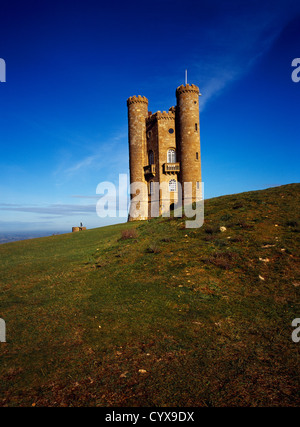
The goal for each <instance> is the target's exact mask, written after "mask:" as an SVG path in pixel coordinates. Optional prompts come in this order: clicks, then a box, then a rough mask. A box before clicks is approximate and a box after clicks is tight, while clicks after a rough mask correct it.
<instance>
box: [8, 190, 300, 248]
mask: <svg viewBox="0 0 300 427" xmlns="http://www.w3.org/2000/svg"><path fill="white" fill-rule="evenodd" d="M293 184H300V182H291V183H287V184H282V185H279V186H278V185H273V186H270V187H266V188H261V189H254V190H249V191H243V192H241V193H248V192H252V191H264V190H267V189H269V188H276V187H283V186H286V185H293ZM241 193H230V194H222V195H221V196H215V197H210V198H204V200H210V199H213V198H218V197H222V196H233V195H235V194H237V195H238V194H241ZM204 214H205V212H204ZM125 222H127V220H124V218H123V221H122V218H115V222H113V223H109V224H106V225H99V226H96V227H93V226H91V227H90V226H88V225H86V224H83V226H86V229H87V230H93V229H95V228H102V227H107V226H110V225H118V224H123V223H125ZM79 225H80V224H74V225H73V227H77V226H79ZM69 233H72V227H71V228H70V229H48V230H41V229H30V230H29V229H27V230H24V229H20V230H7V231H6V232H4V231H0V244H4V243H9V242H14V241H20V240H28V239H35V238H39V237H47V236H52V235H60V234H69ZM28 236H32V237H28Z"/></svg>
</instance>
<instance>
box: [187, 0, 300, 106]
mask: <svg viewBox="0 0 300 427" xmlns="http://www.w3.org/2000/svg"><path fill="white" fill-rule="evenodd" d="M241 3H242V2H237V1H234V0H231V1H228V2H224V5H223V7H224V9H221V10H220V14H219V15H217V16H215V17H214V22H209V23H208V24H207V25H206V26H205V25H204V26H203V28H202V29H201V31H200V37H201V40H199V46H201V45H203V43H205V45H206V48H208V49H205V50H204V52H203V51H200V52H199V53H195V55H194V59H193V61H192V62H193V67H195V68H196V69H198V72H197V74H198V81H199V82H200V89H201V93H202V97H201V98H200V110H201V111H203V109H204V108H205V106H206V104H207V103H208V101H210V100H211V99H212V98H214V97H215V96H217V95H218V94H220V93H221V92H222V90H224V89H225V88H226V87H227V86H228V85H229V84H231V83H232V82H234V81H236V80H237V79H239V78H241V77H243V76H244V75H245V74H246V73H248V72H249V70H250V69H251V67H253V65H255V64H256V62H257V61H258V60H259V58H261V57H262V56H263V55H264V54H266V53H267V52H268V51H269V49H270V48H271V47H272V46H273V44H274V42H275V41H276V39H277V38H278V36H279V35H280V33H281V32H282V30H283V29H284V27H285V26H286V25H287V23H288V22H289V21H290V20H291V19H293V18H294V15H295V14H299V13H300V4H299V3H298V4H297V3H296V2H295V1H293V0H287V1H285V2H283V1H279V2H275V3H274V2H273V3H271V2H268V1H267V2H265V3H262V2H260V1H253V2H252V3H249V4H248V6H249V7H247V8H245V7H244V5H243V4H241ZM289 6H290V7H289Z"/></svg>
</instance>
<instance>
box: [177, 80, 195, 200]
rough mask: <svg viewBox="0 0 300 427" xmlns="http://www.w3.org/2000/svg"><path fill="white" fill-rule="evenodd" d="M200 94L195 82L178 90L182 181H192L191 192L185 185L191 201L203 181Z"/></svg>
mask: <svg viewBox="0 0 300 427" xmlns="http://www.w3.org/2000/svg"><path fill="white" fill-rule="evenodd" d="M199 95H200V93H199V88H198V87H197V86H195V85H193V84H192V85H186V86H184V85H181V86H179V87H178V88H177V90H176V98H177V109H176V119H177V121H176V124H177V135H178V138H177V140H178V146H179V149H180V166H181V167H180V181H181V183H185V182H191V183H192V191H191V193H190V194H188V193H187V192H186V191H185V188H184V185H183V197H186V198H187V199H190V202H191V203H192V202H193V201H195V200H196V187H197V185H198V186H200V181H201V163H200V130H199V128H200V126H199ZM197 183H198V184H197Z"/></svg>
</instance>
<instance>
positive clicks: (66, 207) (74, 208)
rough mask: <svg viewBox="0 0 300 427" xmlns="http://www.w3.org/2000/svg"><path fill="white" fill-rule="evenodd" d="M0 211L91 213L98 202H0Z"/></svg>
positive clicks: (45, 213) (54, 213)
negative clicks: (42, 204) (44, 203)
mask: <svg viewBox="0 0 300 427" xmlns="http://www.w3.org/2000/svg"><path fill="white" fill-rule="evenodd" d="M0 211H10V212H29V213H35V214H43V215H48V218H49V215H51V216H71V215H78V214H91V213H95V212H96V204H89V205H72V204H52V205H47V206H36V205H28V206H25V205H16V204H11V205H10V204H8V203H3V204H0Z"/></svg>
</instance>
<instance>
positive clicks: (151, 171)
mask: <svg viewBox="0 0 300 427" xmlns="http://www.w3.org/2000/svg"><path fill="white" fill-rule="evenodd" d="M144 174H145V176H146V175H149V176H150V175H152V176H155V165H147V166H144Z"/></svg>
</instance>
